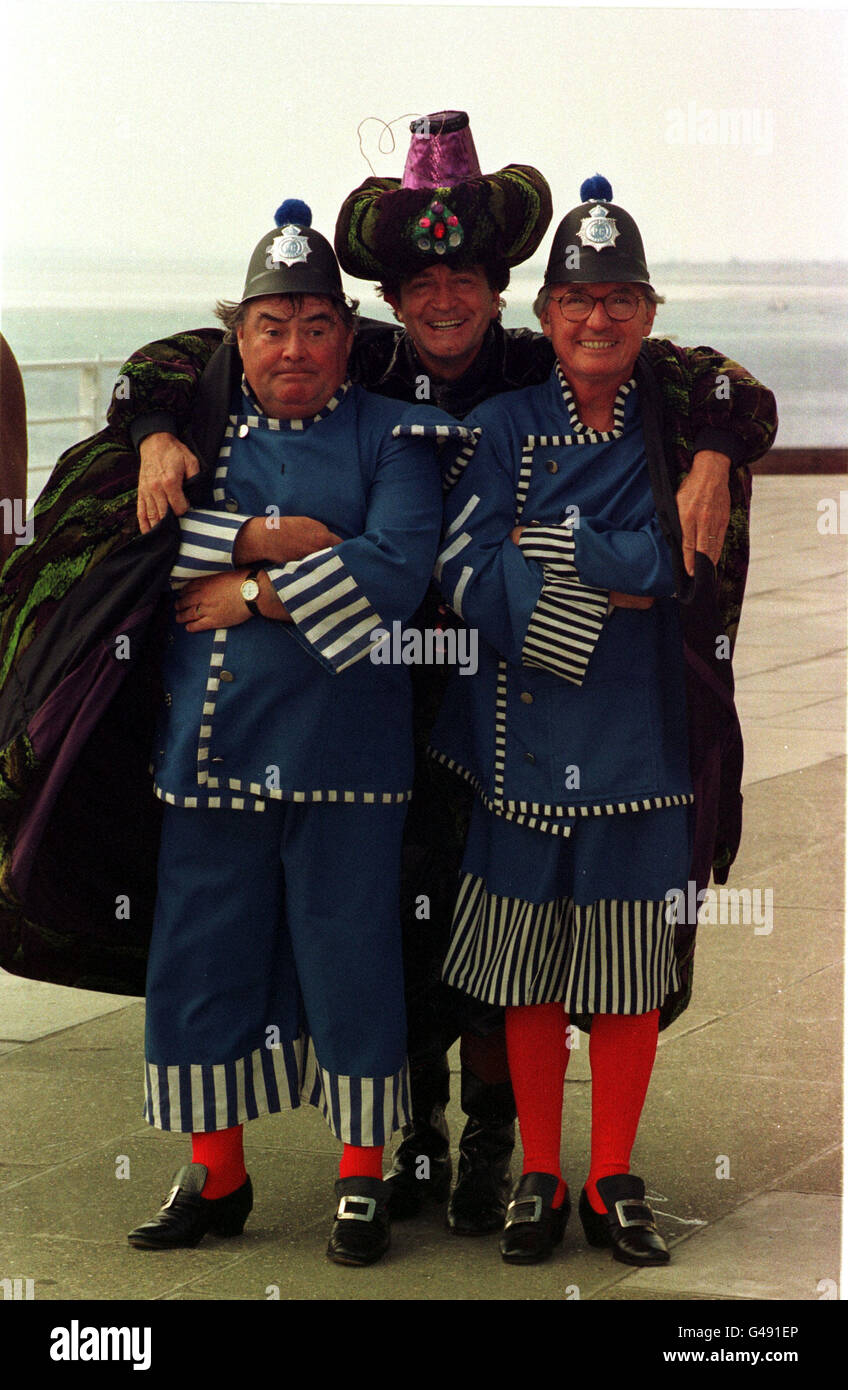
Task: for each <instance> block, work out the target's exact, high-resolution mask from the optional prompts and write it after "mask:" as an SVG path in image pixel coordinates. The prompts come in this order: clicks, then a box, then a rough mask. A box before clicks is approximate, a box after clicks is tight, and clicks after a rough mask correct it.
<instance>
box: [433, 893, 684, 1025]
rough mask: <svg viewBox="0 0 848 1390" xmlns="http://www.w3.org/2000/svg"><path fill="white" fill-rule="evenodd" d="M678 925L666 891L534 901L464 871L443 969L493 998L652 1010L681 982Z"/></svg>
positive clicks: (459, 985)
mask: <svg viewBox="0 0 848 1390" xmlns="http://www.w3.org/2000/svg"><path fill="white" fill-rule="evenodd" d="M674 927H675V912H674V908H673V906H672V907H671V908H670V904H669V903H668V902H666V901H665V900H663V901H662V902H654V901H647V900H637V901H632V902H624V901H619V900H618V899H600V900H599V901H598V902H595V903H591V904H590V905H588V906H582V905H580V904H577V903H575V902H574V900H573V899H572V898H568V897H563V898H555V899H554V900H553V901H550V902H544V903H530V902H525V901H524V900H523V899H521V898H506V897H501V896H500V895H498V894H496V893H489V892H487V890H486V885H485V883H484V881H483V879H481V878H478V877H476V876H475V875H473V874H464V875H463V876H462V881H461V883H460V889H459V895H458V897H457V902H456V908H455V910H454V921H453V933H452V937H451V944H450V947H449V949H448V954H447V957H446V959H445V965H444V979H445V981H446V982H447V983H448V984H449V985H453V986H454V988H456V989H459V990H462V991H463V993H465V994H470V995H472V996H473V997H474V998H475V999H480V1000H483V1001H484V1002H485V1003H488V1004H499V1005H510V1004H512V1005H516V1004H517V1005H526V1004H550V1003H562V1004H563V1005H564V1007H565V1008H566V1009H567V1010H568V1012H570V1013H586V1014H595V1013H605V1014H606V1013H613V1014H644V1013H649V1012H650V1011H651V1010H652V1009H658V1008H661V1007H662V1005H663V1003H664V1002H665V1000H666V998H667V996H668V995H669V994H671V993H673V992H674V990H676V989H678V988H679V978H678V972H677V964H676V960H675V956H674Z"/></svg>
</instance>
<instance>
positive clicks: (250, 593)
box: [241, 579, 259, 603]
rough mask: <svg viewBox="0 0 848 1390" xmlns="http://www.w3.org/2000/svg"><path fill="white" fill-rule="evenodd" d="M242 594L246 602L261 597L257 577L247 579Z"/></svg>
mask: <svg viewBox="0 0 848 1390" xmlns="http://www.w3.org/2000/svg"><path fill="white" fill-rule="evenodd" d="M241 596H242V598H243V599H244V601H245V603H250V602H251V600H252V599H255V598H258V597H259V585H258V584H257V582H256V580H255V579H246V580H245V581H244V583H243V584H242V586H241Z"/></svg>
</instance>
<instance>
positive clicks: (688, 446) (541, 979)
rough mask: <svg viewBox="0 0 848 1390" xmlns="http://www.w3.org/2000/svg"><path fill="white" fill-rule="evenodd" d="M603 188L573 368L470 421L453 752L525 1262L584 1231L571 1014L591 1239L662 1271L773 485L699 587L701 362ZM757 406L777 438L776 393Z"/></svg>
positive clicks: (452, 952)
mask: <svg viewBox="0 0 848 1390" xmlns="http://www.w3.org/2000/svg"><path fill="white" fill-rule="evenodd" d="M581 194H582V196H583V202H582V203H581V204H580V206H579V207H577V208H575V209H573V210H572V211H571V212H570V213H569V214H568V215H567V216H566V217H565V218H564V219H563V221H562V222H561V223H560V225H559V227H558V229H557V232H556V235H555V237H554V242H553V246H552V248H551V253H550V258H549V261H548V266H547V270H546V272H545V281H544V286H543V288H542V291H541V293H540V294H539V297H538V299H537V300H536V304H535V306H534V308H535V311H536V313H537V314H538V315H539V318H540V322H541V326H542V331H543V332H544V334H545V336H546V338H547V339H548V340H549V341H550V342H551V345H552V347H553V349H554V352H555V354H556V363H555V366H554V370H553V372H552V373H551V375H550V377H549V378H548V380H547V381H545V382H543V383H541V384H540V385H538V386H532V387H529V388H527V389H526V390H524V391H520V392H515V393H512V394H511V395H509V396H502V397H500V398H498V399H495V400H493V401H490V402H489V403H488V404H487V405H484V406H482V407H480V409H479V410H478V411H476V412H474V413H473V414H472V415H471V416H470V417H469V419H468V420H467V422H466V423H468V424H472V425H473V426H474V427H475V428H479V429H480V431H481V434H480V437H479V440H478V443H477V445H476V448H475V450H474V453H473V458H472V459H471V460H470V462H468V463H467V466H466V467H465V468H464V470H463V473H462V476H461V477H460V479H459V481H458V482H457V484H456V486H455V487H454V488H453V489H452V491H451V493H450V495H449V498H448V501H447V505H446V544H445V547H444V549H443V551H442V554H441V555H440V557H439V561H438V564H437V573H438V574H440V584H441V588H442V592H443V594H444V596H445V599H446V601H447V602H448V603H449V604H450V605H451V606H452V608H453V609H454V610H455V611H456V612H458V613H461V614H462V616H463V618H464V619H465V621H466V622H467V623H468V624H470V625H472V626H474V627H476V628H477V629H478V631H479V634H480V659H479V669H478V671H477V673H476V674H475V675H474V676H473V677H472V678H471V679H470V680H468V681H460V682H453V683H452V685H451V688H450V690H449V692H448V695H447V697H446V700H445V703H444V705H443V708H442V711H441V714H440V716H439V719H438V722H437V726H436V728H435V730H434V733H433V738H432V747H433V749H434V751H435V753H436V755H437V757H438V758H439V759H440V761H442V762H443V763H445V764H447V765H448V766H450V767H451V768H452V769H454V770H455V771H457V772H459V773H460V774H461V775H462V776H463V777H465V778H467V779H468V780H469V781H470V782H471V784H472V785H473V786H474V788H475V791H476V792H477V800H476V802H475V807H474V812H473V815H472V821H471V827H470V831H469V836H468V841H467V847H466V853H465V859H464V861H463V865H462V877H461V884H460V890H459V894H458V898H457V904H456V911H455V916H454V929H453V934H452V939H451V944H450V949H449V951H448V955H447V959H446V962H445V978H446V980H447V981H448V982H449V983H451V984H452V985H454V986H455V987H456V988H459V989H461V990H463V991H465V992H467V993H468V994H469V995H470V996H471V997H473V998H475V999H477V1000H478V1001H479V1002H481V1003H483V1004H488V1005H503V1006H504V1007H505V1010H506V1035H507V1046H508V1053H509V1067H510V1075H511V1078H512V1082H513V1087H514V1091H515V1096H516V1101H517V1106H518V1116H519V1123H520V1127H521V1136H522V1142H523V1147H524V1172H523V1175H522V1177H521V1178H520V1179H519V1181H518V1183H517V1185H516V1187H515V1190H514V1192H513V1196H512V1200H511V1202H510V1204H509V1207H508V1211H507V1219H506V1223H505V1227H504V1234H503V1236H502V1239H501V1252H502V1254H503V1257H504V1259H505V1260H507V1261H509V1262H512V1263H521V1264H529V1263H534V1262H536V1261H539V1260H542V1259H546V1258H547V1257H548V1256H550V1254H551V1253H552V1250H553V1248H554V1246H556V1245H557V1244H559V1243H560V1242H561V1240H562V1238H563V1232H564V1230H565V1226H566V1222H567V1221H568V1216H569V1211H570V1199H569V1195H568V1190H567V1187H566V1184H565V1181H564V1178H563V1175H562V1171H561V1123H562V1102H563V1081H564V1078H565V1071H566V1066H567V1062H568V1057H569V1051H568V1048H569V1035H568V1028H569V1023H570V1021H571V1022H574V1021H576V1022H577V1023H578V1024H579V1025H580V1026H581V1027H589V1028H590V1030H591V1031H590V1045H589V1056H590V1063H591V1067H592V1151H591V1162H590V1166H589V1173H588V1177H587V1179H586V1184H585V1187H584V1189H583V1192H582V1194H581V1198H580V1216H581V1220H582V1223H583V1226H584V1230H585V1233H586V1236H587V1239H588V1241H589V1243H590V1244H591V1245H594V1246H605V1247H608V1248H611V1249H612V1251H613V1254H614V1257H615V1258H616V1259H618V1260H621V1261H624V1262H625V1263H628V1264H631V1265H658V1264H664V1263H666V1262H667V1261H668V1258H669V1255H668V1250H667V1247H666V1245H665V1242H664V1241H663V1239H662V1237H661V1235H660V1234H659V1232H658V1231H657V1228H656V1224H655V1222H654V1217H653V1213H652V1211H651V1208H650V1205H649V1203H648V1201H647V1199H646V1197H645V1184H644V1182H643V1181H642V1179H641V1178H638V1177H636V1176H635V1175H633V1174H631V1172H630V1155H631V1150H632V1147H633V1143H634V1140H635V1136H636V1131H637V1127H638V1123H639V1119H640V1115H641V1111H642V1106H643V1103H644V1099H645V1095H646V1092H647V1088H648V1084H649V1081H650V1077H651V1071H652V1067H653V1063H654V1056H655V1053H656V1047H657V1037H658V1030H659V1028H660V1027H661V1026H663V1027H664V1026H666V1025H667V1024H668V1023H669V1022H671V1021H672V1019H673V1018H675V1017H676V1016H677V1015H678V1014H679V1013H680V1012H682V1010H683V1009H684V1008H685V1007H686V1005H687V1003H688V999H689V993H690V990H691V960H692V952H693V949H694V933H695V923H694V922H688V921H685V920H681V921H678V920H677V917H676V913H675V911H674V910H673V905H674V904H675V903H676V902H678V901H679V897H678V895H679V894H681V893H683V892H684V891H685V887H686V885H687V883H688V882H689V881H694V882H695V883H696V884H697V888H698V890H699V891H700V890H701V889H702V888H704V887H706V885H707V883H708V881H709V876H710V871H711V869H712V870H713V871H714V873H715V877H716V880H717V881H718V882H725V881H726V878H727V874H728V869H729V866H730V864H731V863H732V862H733V859H734V857H735V853H736V849H737V846H738V843H739V836H740V829H741V795H740V790H739V784H740V778H741V767H742V761H741V737H740V734H739V727H738V720H737V718H736V712H735V709H734V705H733V674H732V670H731V661H730V656H731V651H732V644H733V637H734V636H735V631H736V625H737V623H738V619H739V610H740V605H741V601H742V591H743V588H744V578H745V562H746V556H747V545H746V536H747V508H748V501H749V497H750V474H749V471H748V469H747V467H746V466H745V455H744V452H740V454H738V455H737V458H736V461H735V462H736V466H735V467H734V468H733V469H732V471H731V496H732V506H733V509H734V513H735V515H734V526H733V532H732V539H731V541H730V542H729V544H728V545H727V546H725V547H724V550H723V554H722V558H721V561H720V563H719V566H718V574H716V569H715V567H714V565H713V563H712V561H711V559H710V558H709V557H708V556H707V555H704V554H698V555H696V556H695V564H694V566H693V568H694V577H692V576H690V573H689V571H688V567H687V564H686V551H685V549H684V547H685V546H686V545H687V541H686V539H685V538H684V536H683V534H682V531H681V526H680V520H679V516H678V510H677V505H676V499H675V492H676V490H677V484H678V478H679V475H680V472H681V471H683V470H685V468H686V466H687V463H688V461H689V459H690V458H691V456H692V452H693V447H694V433H693V424H692V422H691V420H690V419H688V418H687V416H686V414H685V412H684V411H683V410H682V409H681V408H680V404H679V403H678V404H677V406H676V408H669V402H668V401H667V400H666V401H664V400H663V395H662V380H661V378H660V376H659V373H658V372H657V364H658V361H660V360H661V359H662V358H663V357H664V358H670V359H677V360H679V361H680V362H681V363H683V362H684V361H685V350H684V349H681V348H676V347H674V345H672V344H671V343H662V342H661V341H657V340H653V339H651V340H648V335H649V334H650V331H651V327H652V325H653V321H654V316H655V313H656V304H657V295H656V294H655V292H654V290H653V289H652V287H651V284H650V277H649V273H648V268H647V264H646V261H645V253H644V248H643V246H642V238H641V235H640V233H639V229H638V227H637V226H636V223H635V222H634V220H633V218H632V217H631V216H630V215H629V214H628V213H627V212H626V211H625V209H624V208H622V207H620V206H619V205H618V204H616V203H614V202H613V201H612V190H611V188H610V187H609V185H608V184H607V183H606V180H602V179H600V178H596V179H594V180H590V181H588V182H587V184H584V186H583V188H582V189H581ZM646 340H647V341H646ZM761 404H762V407H763V410H764V411H767V418H768V419H769V421H770V423H771V424H772V425H773V422H774V403H773V399H772V398H770V397H769V393H767V392H763V393H762V396H761ZM764 418H765V417H764ZM458 533H460V540H459V541H457V540H456V539H455V538H456V537H457V534H458Z"/></svg>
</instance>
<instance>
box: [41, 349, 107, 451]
mask: <svg viewBox="0 0 848 1390" xmlns="http://www.w3.org/2000/svg"><path fill="white" fill-rule="evenodd" d="M124 361H125V359H124V358H123V357H101V356H100V354H99V353H98V355H97V356H96V357H66V358H61V359H56V360H54V361H48V362H19V363H18V366H19V367H20V369H21V374H22V376H23V377H24V387H25V388H26V377H27V376H28V374H29V373H30V372H55V371H62V372H64V371H66V370H68V369H71V370H73V371H77V372H79V374H80V380H79V396H78V399H79V412H78V413H77V414H76V415H30V414H29V413H28V414H27V425H28V426H29V425H70V424H81V425H84V426H87V427H88V428H87V429H83V430H82V431H81V432H80V436H81V437H83V436H84V435H85V434H94V433H95V432H96V430H98V429H99V428H100V427H101V423H102V422H103V420H105V418H106V411H107V409H108V406H109V401H110V399H111V396H112V390H113V385H114V383H110V385H109V388H108V390H106V389H105V388H104V386H103V380H102V377H103V373H102V370H101V369H102V368H103V367H120V366H121V365H122V364H123V362H124Z"/></svg>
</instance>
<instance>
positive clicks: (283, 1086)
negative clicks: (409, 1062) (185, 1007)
mask: <svg viewBox="0 0 848 1390" xmlns="http://www.w3.org/2000/svg"><path fill="white" fill-rule="evenodd" d="M301 1104H306V1105H312V1106H314V1107H315V1108H316V1109H317V1110H320V1111H321V1113H322V1115H323V1116H324V1119H325V1120H326V1121H327V1124H328V1125H329V1127H330V1130H331V1131H332V1133H333V1134H334V1135H335V1136H336V1138H337V1139H340V1140H341V1141H342V1142H343V1143H345V1144H356V1145H359V1146H363V1147H369V1148H370V1147H374V1146H376V1145H380V1144H385V1143H387V1142H388V1140H389V1139H390V1138H391V1136H392V1134H393V1133H394V1132H395V1131H396V1130H398V1129H401V1128H402V1127H403V1125H405V1124H409V1122H410V1118H411V1111H410V1105H409V1075H408V1068H407V1066H406V1063H404V1065H403V1066H402V1067H401V1069H400V1070H399V1071H397V1072H396V1073H395V1074H394V1075H393V1076H342V1075H340V1074H339V1073H336V1072H330V1071H327V1070H326V1068H324V1067H322V1066H320V1064H319V1062H318V1060H317V1058H316V1056H315V1051H314V1048H313V1045H312V1042H311V1039H309V1038H306V1037H300V1038H297V1039H295V1040H294V1041H287V1042H280V1043H278V1044H277V1045H276V1046H274V1047H257V1048H255V1049H254V1051H253V1052H251V1053H250V1054H249V1055H248V1056H246V1057H239V1058H238V1059H237V1060H236V1061H233V1062H221V1063H218V1064H215V1065H212V1064H210V1065H200V1064H185V1065H177V1066H160V1065H158V1064H157V1063H155V1062H151V1061H147V1062H145V1096H144V1112H143V1113H144V1118H145V1120H146V1121H147V1123H148V1124H149V1125H152V1126H153V1127H154V1128H156V1129H163V1130H172V1131H179V1132H181V1133H208V1132H209V1131H211V1130H219V1129H230V1128H231V1127H232V1126H233V1125H240V1124H244V1122H245V1121H246V1120H255V1119H258V1118H259V1116H260V1115H274V1114H278V1113H279V1112H281V1111H283V1110H297V1109H298V1108H299V1107H300V1105H301Z"/></svg>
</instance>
